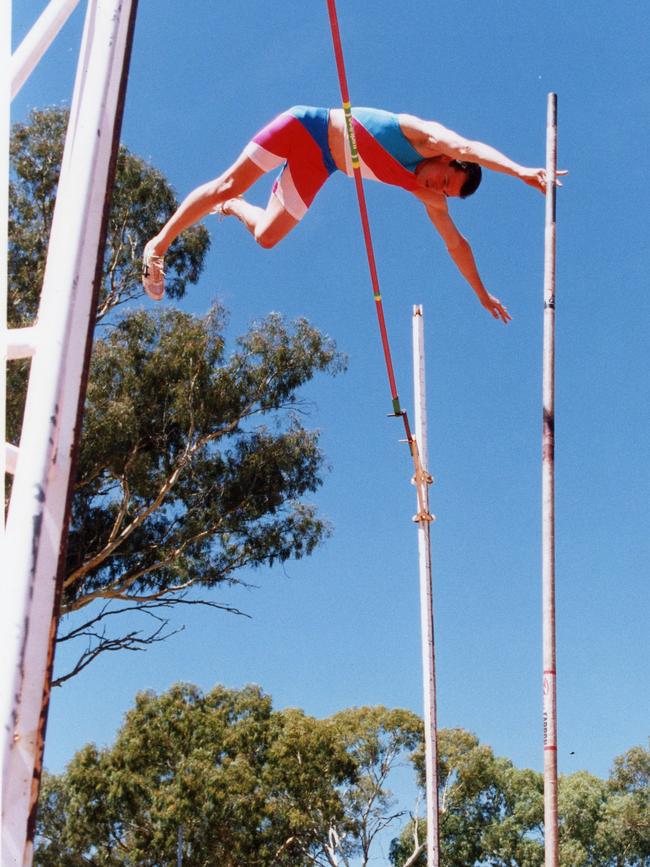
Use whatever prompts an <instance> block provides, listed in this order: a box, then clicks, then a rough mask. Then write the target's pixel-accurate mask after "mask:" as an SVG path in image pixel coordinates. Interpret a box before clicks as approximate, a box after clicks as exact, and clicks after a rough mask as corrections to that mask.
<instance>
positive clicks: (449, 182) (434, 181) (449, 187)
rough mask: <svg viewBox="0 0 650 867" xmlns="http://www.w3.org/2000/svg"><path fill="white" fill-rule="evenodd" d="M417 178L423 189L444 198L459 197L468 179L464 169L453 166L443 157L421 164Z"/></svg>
mask: <svg viewBox="0 0 650 867" xmlns="http://www.w3.org/2000/svg"><path fill="white" fill-rule="evenodd" d="M416 176H417V180H418V184H419V185H420V186H421V187H424V188H425V189H427V190H433V191H434V192H436V193H442V194H443V195H444V196H459V195H460V191H461V189H462V188H463V184H464V183H465V180H466V178H467V176H466V174H465V172H464V171H463V170H462V169H458V168H456V167H455V166H452V165H451V164H450V163H449V161H448V160H446V159H445V158H441V157H433V158H432V159H429V160H425V161H424V162H422V163H420V165H419V167H418V170H417V173H416Z"/></svg>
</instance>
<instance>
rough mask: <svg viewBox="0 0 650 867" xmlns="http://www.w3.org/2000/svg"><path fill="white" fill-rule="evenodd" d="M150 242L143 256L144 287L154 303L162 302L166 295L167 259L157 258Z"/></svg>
mask: <svg viewBox="0 0 650 867" xmlns="http://www.w3.org/2000/svg"><path fill="white" fill-rule="evenodd" d="M152 245H153V242H152V241H149V243H148V244H147V246H146V247H145V248H144V252H143V254H142V285H143V286H144V291H145V292H146V293H147V295H148V296H149V298H151V299H152V300H153V301H162V299H163V295H164V294H165V257H164V256H157V255H156V254H155V253H154V252H153V251H152V249H151V247H152Z"/></svg>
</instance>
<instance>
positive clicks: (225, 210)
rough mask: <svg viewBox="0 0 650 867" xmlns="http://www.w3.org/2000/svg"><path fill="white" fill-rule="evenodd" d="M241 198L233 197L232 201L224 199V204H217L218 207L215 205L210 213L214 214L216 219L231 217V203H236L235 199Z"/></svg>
mask: <svg viewBox="0 0 650 867" xmlns="http://www.w3.org/2000/svg"><path fill="white" fill-rule="evenodd" d="M239 198H241V196H235V198H234V199H226V201H225V202H219V204H218V205H215V206H214V208H213V209H212V210H211V211H210V213H211V214H216V215H217V217H222V218H223V217H231V216H232V215H233V211H232V208H231V205H232V203H233V202H235V201H237V199H239Z"/></svg>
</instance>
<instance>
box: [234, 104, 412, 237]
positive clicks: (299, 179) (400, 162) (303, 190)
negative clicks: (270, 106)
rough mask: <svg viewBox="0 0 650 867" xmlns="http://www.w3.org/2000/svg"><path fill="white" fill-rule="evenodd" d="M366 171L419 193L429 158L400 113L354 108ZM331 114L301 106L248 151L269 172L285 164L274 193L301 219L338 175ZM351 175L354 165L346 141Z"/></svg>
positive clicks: (272, 125)
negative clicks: (419, 176)
mask: <svg viewBox="0 0 650 867" xmlns="http://www.w3.org/2000/svg"><path fill="white" fill-rule="evenodd" d="M352 119H353V124H354V130H355V136H356V140H357V148H358V151H359V157H360V161H361V172H362V175H363V176H364V177H366V178H371V179H373V180H377V181H380V182H381V183H384V184H392V185H394V186H398V187H402V188H403V189H405V190H409V191H414V190H416V189H418V184H417V181H416V177H415V170H416V168H417V166H418V165H419V164H420V163H421V162H422V160H423V159H425V157H423V156H422V155H421V154H420V153H419V152H418V151H417V150H416V149H415V148H414V147H413V145H412V144H411V143H410V142H409V141H408V139H407V138H406V136H405V135H404V133H403V132H402V130H401V128H400V125H399V120H398V118H397V115H395V114H392V113H391V112H388V111H382V110H380V109H375V108H353V109H352ZM328 124H329V110H328V109H326V108H314V107H312V106H305V105H297V106H294V107H293V108H290V109H289V110H288V111H285V112H283V113H282V114H280V115H278V117H276V118H275V120H272V121H271V123H269V124H268V125H267V126H265V127H264V128H263V129H261V130H260V131H259V132H258V133H257V135H255V136H254V137H253V139H252V141H251V142H249V144H248V145H247V146H246V148H245V151H244V153H245V154H246V155H247V156H248V157H249V158H250V159H251V160H252V161H253V162H254V163H255V164H256V165H258V166H259V167H260V168H261V169H263V170H264V171H271V170H272V169H274V168H276V167H277V166H279V165H282V164H283V163H284V168H283V169H282V172H281V173H280V175H279V177H278V178H277V180H276V182H275V184H274V186H273V193H274V195H275V196H277V198H278V199H279V200H280V202H281V203H282V205H283V207H284V209H285V210H286V211H288V213H289V214H291V216H292V217H294V218H295V219H296V220H300V219H302V218H303V217H304V215H305V214H306V213H307V209H308V208H309V206H310V205H311V203H312V202H313V200H314V198H315V196H316V193H317V192H318V191H319V190H320V188H321V187H322V186H323V184H324V183H325V181H326V180H327V179H328V177H329V176H330V175H331V174H332V173H333V172H335V171H336V164H335V163H334V159H333V157H332V154H331V151H330V148H329V144H328ZM346 174H349V175H352V162H351V158H350V155H349V146H348V144H347V137H346Z"/></svg>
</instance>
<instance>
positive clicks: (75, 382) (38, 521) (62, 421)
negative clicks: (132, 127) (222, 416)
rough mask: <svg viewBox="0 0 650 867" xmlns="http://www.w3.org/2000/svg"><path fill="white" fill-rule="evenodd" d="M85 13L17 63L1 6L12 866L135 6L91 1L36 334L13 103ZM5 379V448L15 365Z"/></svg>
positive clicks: (7, 823)
mask: <svg viewBox="0 0 650 867" xmlns="http://www.w3.org/2000/svg"><path fill="white" fill-rule="evenodd" d="M78 2H79V0H51V2H50V3H49V5H48V6H47V7H46V9H45V10H44V12H43V14H42V15H41V17H40V18H39V20H38V21H37V22H36V24H35V25H34V26H33V28H32V30H31V31H30V33H29V34H28V35H27V36H26V38H25V39H24V41H23V43H22V44H21V45H20V46H19V47H18V48H17V50H16V51H15V52H14V54H13V55H11V40H10V21H11V8H10V5H11V4H10V3H9V2H8V0H4V3H3V7H9V8H8V10H7V14H5V9H4V8H3V19H4V22H5V27H6V30H7V32H6V33H5V32H3V33H2V45H1V46H0V51H1V52H2V65H3V67H4V68H5V69H9V75H6V76H3V88H4V91H3V93H2V95H1V97H0V99H1V101H2V109H1V115H0V124H1V127H2V129H1V134H2V136H3V139H4V141H3V148H2V150H3V157H2V162H1V163H0V172H1V177H0V187H1V191H0V209H1V213H0V222H1V223H2V230H1V232H2V234H0V244H1V255H2V268H1V271H0V284H1V285H0V292H1V295H2V297H1V298H0V301H1V302H2V309H3V313H4V315H3V319H2V337H3V348H4V357H5V359H7V360H12V359H17V358H31V359H32V361H31V370H30V376H29V385H28V391H27V399H26V404H25V413H24V417H23V425H22V432H21V436H20V444H19V446H18V447H15V446H13V445H11V444H7V445H6V447H5V448H2V449H0V452H1V453H2V464H3V465H2V467H1V469H2V471H3V477H5V472H7V473H11V474H13V484H12V488H11V499H10V502H9V507H8V511H7V520H6V527H5V528H4V531H5V532H4V536H3V547H4V550H3V558H2V562H3V570H2V572H3V574H2V579H3V604H2V606H1V607H0V635H2V638H3V654H2V656H1V658H0V666H1V669H0V670H1V677H0V701H1V706H2V762H3V778H2V867H9V865H29V864H31V861H32V849H33V832H34V827H33V826H34V822H33V818H34V807H35V804H36V801H37V798H38V780H39V778H40V765H41V759H42V746H43V738H44V730H45V722H46V713H47V698H48V696H49V687H50V683H49V680H50V671H51V662H52V655H53V639H54V629H53V623H55V620H54V618H55V616H56V609H57V593H58V588H60V586H61V584H60V581H61V575H60V574H59V573H60V568H61V565H62V563H63V559H64V552H65V543H66V536H67V518H68V508H69V497H70V490H71V474H72V472H73V468H74V458H75V453H76V448H77V445H78V440H79V434H80V427H81V407H82V405H83V398H84V395H85V383H86V377H87V370H88V363H89V357H90V348H91V345H92V332H93V326H94V320H95V308H96V298H97V292H98V289H99V281H100V280H101V263H102V260H103V248H104V242H105V235H106V225H107V219H108V207H109V204H110V194H109V191H110V189H111V187H112V183H113V176H114V170H115V162H116V158H117V151H118V146H119V131H120V125H121V116H122V106H123V101H124V94H125V89H126V78H127V70H128V61H129V56H130V47H131V41H132V35H133V26H134V20H135V10H136V5H137V0H88V3H87V10H86V19H85V25H84V32H83V37H82V42H81V48H80V53H79V59H78V64H77V73H76V79H75V85H74V92H73V96H72V103H71V109H70V120H69V124H68V130H67V135H66V142H65V149H64V153H63V161H62V166H61V175H60V179H59V186H58V195H57V200H56V206H55V210H54V216H53V221H52V230H51V234H50V241H49V247H48V253H47V263H46V267H45V276H44V279H43V287H42V293H41V300H40V305H39V310H38V315H37V319H36V322H35V324H34V325H33V326H31V327H29V328H21V329H13V330H12V329H9V330H8V329H7V322H6V309H7V305H6V301H7V265H6V262H7V218H8V205H7V201H8V176H9V162H8V149H9V116H10V108H9V106H10V100H11V99H12V98H13V97H14V96H15V95H16V93H18V91H19V90H20V88H21V86H22V85H23V83H24V82H25V81H26V80H27V78H28V77H29V75H30V73H31V72H32V70H33V69H34V67H35V66H36V65H37V63H38V61H39V60H40V58H41V57H42V55H43V54H44V53H45V51H46V50H47V48H48V47H49V45H50V44H51V43H52V41H53V40H54V38H55V36H56V34H57V33H58V31H59V30H60V29H61V27H62V26H63V24H64V23H65V22H66V20H67V19H68V18H69V16H70V15H71V13H72V12H73V10H74V9H75V7H76V6H77V5H78ZM5 82H6V83H5ZM1 379H2V395H1V396H2V398H3V401H2V441H3V442H4V441H5V440H6V434H5V410H6V366H5V365H4V364H3V375H2V378H1Z"/></svg>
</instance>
